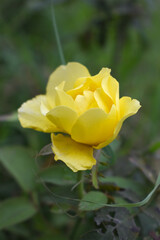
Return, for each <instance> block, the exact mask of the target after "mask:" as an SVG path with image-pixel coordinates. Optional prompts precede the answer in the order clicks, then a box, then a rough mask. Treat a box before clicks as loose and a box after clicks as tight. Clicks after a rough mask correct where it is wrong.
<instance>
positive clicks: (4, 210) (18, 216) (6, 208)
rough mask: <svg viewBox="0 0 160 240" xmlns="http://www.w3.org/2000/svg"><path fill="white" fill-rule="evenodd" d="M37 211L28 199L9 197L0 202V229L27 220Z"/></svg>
mask: <svg viewBox="0 0 160 240" xmlns="http://www.w3.org/2000/svg"><path fill="white" fill-rule="evenodd" d="M35 213H36V209H35V207H34V206H33V205H32V204H31V202H30V201H29V200H28V199H26V198H23V197H19V198H11V199H7V200H5V201H3V202H1V203H0V230H2V229H4V228H7V227H10V226H12V225H15V224H17V223H20V222H22V221H25V220H27V219H29V218H31V217H32V216H33V215H34V214H35Z"/></svg>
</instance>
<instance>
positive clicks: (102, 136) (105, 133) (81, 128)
mask: <svg viewBox="0 0 160 240" xmlns="http://www.w3.org/2000/svg"><path fill="white" fill-rule="evenodd" d="M116 121H117V112H116V108H115V106H114V105H113V106H112V109H111V111H110V113H109V114H106V113H105V112H104V111H103V110H102V109H99V108H92V109H89V110H88V111H86V112H85V113H84V114H82V115H81V116H80V117H79V118H78V119H77V121H76V122H75V124H74V126H73V128H72V131H71V137H72V139H74V140H75V141H77V142H81V143H85V144H89V145H97V144H99V143H102V142H104V141H106V140H107V139H108V138H110V137H111V136H112V134H113V131H114V128H115V124H116Z"/></svg>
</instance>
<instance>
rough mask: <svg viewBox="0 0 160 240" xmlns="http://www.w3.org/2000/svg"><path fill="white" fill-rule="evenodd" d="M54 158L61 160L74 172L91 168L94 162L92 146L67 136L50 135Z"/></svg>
mask: <svg viewBox="0 0 160 240" xmlns="http://www.w3.org/2000/svg"><path fill="white" fill-rule="evenodd" d="M51 139H52V144H53V146H52V149H53V152H54V153H55V160H62V161H63V162H64V163H65V164H66V165H67V166H68V167H69V168H71V169H72V170H73V171H74V172H77V171H79V170H87V169H91V168H92V167H93V165H95V164H96V160H95V159H94V158H93V148H92V147H90V146H87V145H84V144H81V143H77V142H75V141H74V140H72V139H71V138H70V137H69V136H64V135H62V134H58V135H54V134H52V135H51Z"/></svg>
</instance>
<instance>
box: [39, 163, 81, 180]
mask: <svg viewBox="0 0 160 240" xmlns="http://www.w3.org/2000/svg"><path fill="white" fill-rule="evenodd" d="M76 178H77V176H76V173H74V172H72V171H71V170H70V169H69V168H66V167H65V165H64V164H62V165H56V166H52V167H49V168H47V169H45V170H43V171H42V172H41V173H40V174H39V180H40V181H42V182H43V181H44V182H46V183H52V184H56V185H73V184H75V183H76Z"/></svg>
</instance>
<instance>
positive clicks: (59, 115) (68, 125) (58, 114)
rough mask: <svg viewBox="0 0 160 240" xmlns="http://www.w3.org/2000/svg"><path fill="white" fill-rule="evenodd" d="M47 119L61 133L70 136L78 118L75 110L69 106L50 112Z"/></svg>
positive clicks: (58, 107) (59, 107)
mask: <svg viewBox="0 0 160 240" xmlns="http://www.w3.org/2000/svg"><path fill="white" fill-rule="evenodd" d="M46 117H47V118H48V119H49V120H50V121H51V122H53V123H54V124H55V125H56V126H57V128H58V129H60V132H65V133H69V134H70V132H71V129H72V126H73V124H74V123H75V121H76V120H77V117H78V116H77V113H76V112H75V111H74V110H72V109H71V108H69V107H67V106H57V107H55V108H53V109H52V110H51V111H50V112H48V113H47V115H46Z"/></svg>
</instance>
